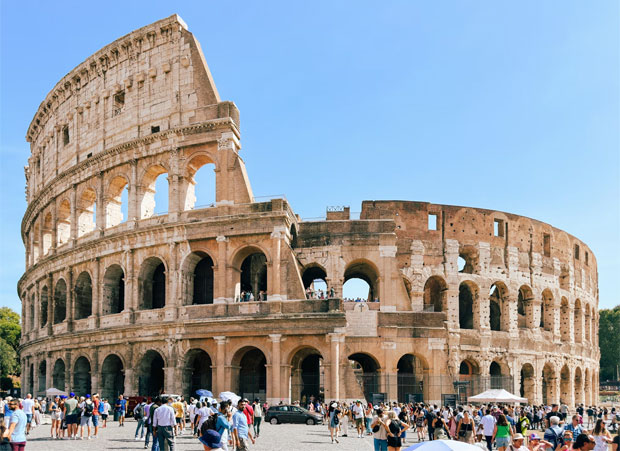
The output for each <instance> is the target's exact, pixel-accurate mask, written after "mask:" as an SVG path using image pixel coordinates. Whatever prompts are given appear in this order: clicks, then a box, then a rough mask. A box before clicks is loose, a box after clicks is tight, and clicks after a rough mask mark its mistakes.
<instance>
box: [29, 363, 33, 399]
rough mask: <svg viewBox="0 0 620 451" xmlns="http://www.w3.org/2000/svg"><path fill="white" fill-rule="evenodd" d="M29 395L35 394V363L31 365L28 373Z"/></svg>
mask: <svg viewBox="0 0 620 451" xmlns="http://www.w3.org/2000/svg"><path fill="white" fill-rule="evenodd" d="M28 393H34V363H31V364H30V367H29V371H28Z"/></svg>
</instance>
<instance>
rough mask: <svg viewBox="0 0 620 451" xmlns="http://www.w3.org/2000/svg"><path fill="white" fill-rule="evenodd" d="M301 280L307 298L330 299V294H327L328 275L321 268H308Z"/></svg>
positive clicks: (316, 266) (314, 266)
mask: <svg viewBox="0 0 620 451" xmlns="http://www.w3.org/2000/svg"><path fill="white" fill-rule="evenodd" d="M301 280H302V281H303V284H304V289H305V290H306V298H308V299H319V298H327V297H329V293H328V292H327V273H326V272H325V270H324V269H323V268H322V267H321V266H319V265H309V266H306V267H305V268H304V272H303V274H302V276H301Z"/></svg>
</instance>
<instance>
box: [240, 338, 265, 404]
mask: <svg viewBox="0 0 620 451" xmlns="http://www.w3.org/2000/svg"><path fill="white" fill-rule="evenodd" d="M232 370H233V375H232V380H233V387H235V388H236V390H237V391H236V392H235V393H237V394H238V395H239V396H242V397H245V398H248V399H255V398H260V399H267V358H266V357H265V354H264V353H263V351H261V350H260V349H258V348H256V347H254V346H246V347H243V348H241V349H239V350H238V351H237V352H236V353H235V356H234V357H233V360H232ZM235 373H236V374H235ZM235 382H236V383H235Z"/></svg>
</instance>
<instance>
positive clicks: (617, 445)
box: [611, 431, 620, 451]
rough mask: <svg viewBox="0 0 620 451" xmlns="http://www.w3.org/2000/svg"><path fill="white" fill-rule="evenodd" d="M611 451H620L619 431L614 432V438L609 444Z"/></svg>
mask: <svg viewBox="0 0 620 451" xmlns="http://www.w3.org/2000/svg"><path fill="white" fill-rule="evenodd" d="M611 451H620V431H616V436H615V437H614V439H613V441H612V442H611Z"/></svg>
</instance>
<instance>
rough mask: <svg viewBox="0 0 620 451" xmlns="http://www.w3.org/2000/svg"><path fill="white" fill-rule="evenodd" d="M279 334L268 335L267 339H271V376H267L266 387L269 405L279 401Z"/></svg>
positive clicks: (280, 337) (280, 336)
mask: <svg viewBox="0 0 620 451" xmlns="http://www.w3.org/2000/svg"><path fill="white" fill-rule="evenodd" d="M281 339H282V335H281V334H271V335H269V341H271V377H270V378H268V380H269V385H268V387H267V391H268V393H270V395H269V394H268V395H267V402H268V403H269V404H271V405H275V404H277V403H278V402H280V398H281V396H280V376H281V374H280V372H281V368H280V340H281Z"/></svg>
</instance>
